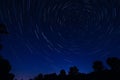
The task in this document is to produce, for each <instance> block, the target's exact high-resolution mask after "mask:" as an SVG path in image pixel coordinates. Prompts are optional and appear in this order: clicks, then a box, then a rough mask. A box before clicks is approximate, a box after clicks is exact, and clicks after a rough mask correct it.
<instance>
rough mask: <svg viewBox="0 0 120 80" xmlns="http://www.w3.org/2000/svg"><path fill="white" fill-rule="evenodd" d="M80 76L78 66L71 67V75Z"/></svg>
mask: <svg viewBox="0 0 120 80" xmlns="http://www.w3.org/2000/svg"><path fill="white" fill-rule="evenodd" d="M77 74H79V70H78V68H77V67H76V66H73V67H70V69H69V75H77Z"/></svg>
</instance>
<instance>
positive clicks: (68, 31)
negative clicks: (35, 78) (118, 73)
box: [0, 0, 120, 74]
mask: <svg viewBox="0 0 120 80" xmlns="http://www.w3.org/2000/svg"><path fill="white" fill-rule="evenodd" d="M119 7H120V2H119V0H98V1H96V0H62V1H61V0H0V23H5V24H6V25H7V27H8V31H9V33H10V35H9V36H8V39H7V40H5V42H7V43H9V45H7V44H6V46H8V47H7V48H8V51H7V50H6V51H5V52H6V54H4V53H3V55H5V56H6V55H12V57H13V56H15V57H16V58H15V59H16V60H18V62H19V63H21V61H23V60H25V61H26V62H25V63H27V64H29V65H31V64H30V62H29V60H30V59H34V60H36V61H37V60H39V61H40V62H39V63H41V64H40V66H48V67H49V69H51V68H52V69H51V71H52V70H55V71H56V70H57V69H58V68H64V67H63V66H65V65H66V66H70V65H78V64H79V63H83V62H80V61H81V60H85V58H86V59H87V60H90V59H91V61H92V60H93V59H92V58H95V57H96V58H100V59H101V58H106V57H108V56H118V53H119V52H120V51H119V49H120V42H119V40H120V38H119V36H120V23H119V21H120V8H119ZM8 52H10V53H9V54H7V53H8ZM113 52H115V54H113ZM36 56H37V57H36ZM26 57H28V58H26ZM8 58H9V59H11V58H10V57H8ZM26 59H27V60H26ZM12 60H13V59H12ZM12 60H11V62H12ZM87 60H85V61H84V62H87ZM30 61H31V60H30ZM13 62H14V61H13ZM32 62H34V61H32ZM16 63H17V62H16ZM83 64H84V63H83ZM13 65H15V64H14V63H13ZM34 65H35V67H36V66H38V65H37V63H36V64H35V63H34ZM83 66H84V65H83ZM48 67H47V68H48ZM82 68H83V67H82ZM16 69H17V68H16ZM42 71H43V72H45V71H44V70H42ZM83 71H84V70H83ZM36 72H37V70H36ZM39 72H40V71H39ZM46 72H50V71H46ZM18 74H19V73H18Z"/></svg>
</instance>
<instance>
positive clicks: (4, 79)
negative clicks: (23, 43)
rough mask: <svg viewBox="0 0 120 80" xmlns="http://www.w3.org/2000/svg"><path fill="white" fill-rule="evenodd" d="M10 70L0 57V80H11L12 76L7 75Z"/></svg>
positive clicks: (6, 61) (10, 74)
mask: <svg viewBox="0 0 120 80" xmlns="http://www.w3.org/2000/svg"><path fill="white" fill-rule="evenodd" d="M10 70H11V66H10V63H9V62H8V60H6V59H3V58H2V57H1V56H0V80H13V78H14V74H12V73H9V72H10Z"/></svg>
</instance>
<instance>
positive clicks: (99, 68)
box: [92, 61, 104, 71]
mask: <svg viewBox="0 0 120 80" xmlns="http://www.w3.org/2000/svg"><path fill="white" fill-rule="evenodd" d="M92 67H93V69H94V71H103V70H104V66H103V64H102V62H101V61H95V62H94V63H93V66H92Z"/></svg>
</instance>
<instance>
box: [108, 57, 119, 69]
mask: <svg viewBox="0 0 120 80" xmlns="http://www.w3.org/2000/svg"><path fill="white" fill-rule="evenodd" d="M107 64H108V65H109V66H110V68H111V70H114V71H120V59H118V58H116V57H112V58H108V59H107Z"/></svg>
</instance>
